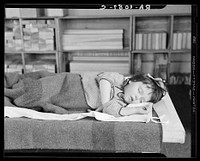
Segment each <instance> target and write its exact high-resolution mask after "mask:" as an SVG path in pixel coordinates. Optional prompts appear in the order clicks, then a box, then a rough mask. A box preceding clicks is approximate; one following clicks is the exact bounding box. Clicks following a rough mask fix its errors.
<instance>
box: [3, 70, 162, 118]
mask: <svg viewBox="0 0 200 161" xmlns="http://www.w3.org/2000/svg"><path fill="white" fill-rule="evenodd" d="M9 78H10V76H9V74H5V76H4V87H5V88H4V89H5V90H4V96H5V97H4V98H6V100H7V102H9V105H10V104H12V106H16V107H22V108H29V109H33V110H37V111H41V112H51V113H60V114H66V113H80V112H87V111H88V110H95V111H99V112H103V113H107V114H110V115H113V116H115V117H120V116H127V115H132V114H136V113H137V114H146V113H148V112H149V110H150V108H149V106H138V108H137V107H135V106H131V105H133V104H138V103H145V102H151V103H156V102H158V101H159V100H161V98H162V97H163V96H164V95H165V92H166V87H165V85H164V82H163V81H162V79H161V78H153V77H152V76H151V75H150V74H144V73H136V74H135V75H133V76H132V77H129V78H126V77H125V76H124V75H122V74H119V73H117V72H101V73H96V72H85V73H82V74H75V73H69V72H62V73H58V74H49V73H48V72H44V71H39V72H32V73H27V74H22V75H18V76H12V81H9ZM13 78H14V80H13ZM15 79H16V80H15ZM8 100H9V101H8Z"/></svg>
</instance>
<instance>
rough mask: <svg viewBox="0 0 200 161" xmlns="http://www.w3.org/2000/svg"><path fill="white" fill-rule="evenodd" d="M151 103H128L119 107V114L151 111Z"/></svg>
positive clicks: (125, 114) (126, 114)
mask: <svg viewBox="0 0 200 161" xmlns="http://www.w3.org/2000/svg"><path fill="white" fill-rule="evenodd" d="M151 105H152V104H151V103H145V104H140V105H137V104H129V105H128V106H126V107H123V108H121V110H120V112H119V114H120V115H122V116H128V115H132V114H147V113H149V112H150V111H151Z"/></svg>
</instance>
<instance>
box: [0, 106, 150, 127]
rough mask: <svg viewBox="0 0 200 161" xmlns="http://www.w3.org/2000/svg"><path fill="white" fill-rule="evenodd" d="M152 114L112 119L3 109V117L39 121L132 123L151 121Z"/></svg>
mask: <svg viewBox="0 0 200 161" xmlns="http://www.w3.org/2000/svg"><path fill="white" fill-rule="evenodd" d="M151 116H152V113H149V114H146V115H139V114H134V115H130V116H124V117H114V116H112V115H109V114H106V113H102V112H96V111H90V112H86V113H73V114H55V113H44V112H38V111H35V110H31V109H27V108H19V107H10V106H5V107H4V117H10V118H13V117H27V118H31V119H40V120H71V121H72V120H79V119H82V118H85V117H94V118H96V119H97V120H100V121H123V122H125V121H134V122H146V123H147V122H149V121H150V120H151Z"/></svg>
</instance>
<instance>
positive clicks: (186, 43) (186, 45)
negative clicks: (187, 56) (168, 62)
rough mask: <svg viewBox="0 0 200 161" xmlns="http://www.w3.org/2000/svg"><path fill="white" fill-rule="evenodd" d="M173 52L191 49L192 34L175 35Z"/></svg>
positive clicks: (177, 33)
mask: <svg viewBox="0 0 200 161" xmlns="http://www.w3.org/2000/svg"><path fill="white" fill-rule="evenodd" d="M172 49H173V50H181V49H191V32H175V33H173V48H172Z"/></svg>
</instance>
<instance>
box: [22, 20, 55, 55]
mask: <svg viewBox="0 0 200 161" xmlns="http://www.w3.org/2000/svg"><path fill="white" fill-rule="evenodd" d="M47 22H48V24H47ZM52 23H53V22H50V21H45V20H37V21H36V20H24V21H22V24H23V28H22V31H23V39H24V48H25V50H26V51H52V50H54V48H55V46H54V41H55V34H54V28H53V26H51V27H49V24H52Z"/></svg>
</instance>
